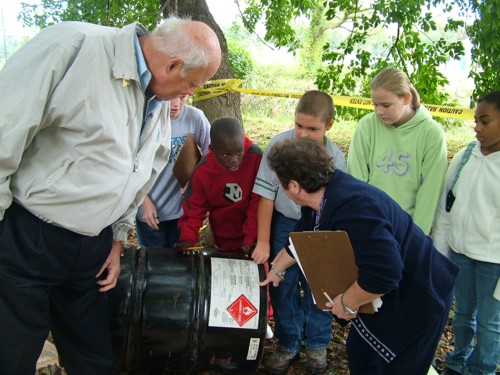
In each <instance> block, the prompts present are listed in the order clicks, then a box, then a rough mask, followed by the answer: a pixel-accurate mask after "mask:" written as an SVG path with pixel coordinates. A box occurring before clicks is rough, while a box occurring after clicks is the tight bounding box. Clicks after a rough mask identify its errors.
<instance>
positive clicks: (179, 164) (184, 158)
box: [172, 133, 201, 186]
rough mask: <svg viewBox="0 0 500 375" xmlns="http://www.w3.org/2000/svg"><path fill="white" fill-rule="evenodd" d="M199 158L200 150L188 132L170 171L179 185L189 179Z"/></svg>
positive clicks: (184, 183) (182, 184)
mask: <svg viewBox="0 0 500 375" xmlns="http://www.w3.org/2000/svg"><path fill="white" fill-rule="evenodd" d="M200 159H201V152H200V150H199V149H198V146H197V145H196V142H195V141H194V137H193V134H191V133H188V135H187V138H186V141H185V142H184V144H183V145H182V148H181V151H180V152H179V156H178V157H177V160H176V161H175V164H174V166H173V168H172V172H173V174H174V176H175V178H177V181H179V184H180V185H181V186H185V185H186V183H187V182H188V181H189V177H190V176H191V172H192V171H193V168H194V167H195V166H196V164H197V163H198V162H199V161H200Z"/></svg>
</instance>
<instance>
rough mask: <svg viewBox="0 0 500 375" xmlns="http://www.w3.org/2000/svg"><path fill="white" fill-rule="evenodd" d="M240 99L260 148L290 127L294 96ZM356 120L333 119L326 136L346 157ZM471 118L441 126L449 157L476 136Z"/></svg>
mask: <svg viewBox="0 0 500 375" xmlns="http://www.w3.org/2000/svg"><path fill="white" fill-rule="evenodd" d="M248 96H251V95H246V97H245V96H244V97H243V98H242V115H243V124H244V126H245V131H246V134H247V135H248V137H249V138H250V139H251V140H252V141H253V142H254V143H256V144H258V145H259V146H260V147H261V148H262V150H264V149H265V148H266V147H267V145H268V144H269V142H270V141H271V139H272V138H273V137H274V136H275V135H276V134H278V133H281V132H282V131H284V130H288V129H291V128H293V118H294V109H295V105H296V104H297V100H296V99H283V98H272V97H252V98H248ZM356 124H357V122H356V121H352V120H350V121H345V120H342V119H336V120H335V123H334V125H333V127H332V129H330V131H328V133H327V136H328V137H329V138H330V139H331V140H332V141H333V142H334V143H335V144H336V145H337V146H338V147H339V148H340V149H341V150H342V151H343V153H344V155H345V156H347V152H348V149H349V143H350V142H351V138H352V134H353V133H354V130H355V128H356ZM473 127H474V123H473V121H466V122H464V123H463V124H461V125H460V126H458V127H457V126H446V124H445V125H444V126H443V128H444V129H445V132H446V141H447V146H448V157H449V158H450V159H451V158H452V157H453V155H455V154H456V153H457V152H458V151H459V150H460V149H461V148H463V147H465V146H466V145H467V144H468V143H469V142H471V141H473V140H474V139H475V133H474V130H473Z"/></svg>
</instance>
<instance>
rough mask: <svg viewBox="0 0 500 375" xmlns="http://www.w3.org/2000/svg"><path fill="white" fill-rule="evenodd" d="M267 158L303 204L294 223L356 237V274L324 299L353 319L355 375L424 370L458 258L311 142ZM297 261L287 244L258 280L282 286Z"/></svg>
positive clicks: (350, 348) (283, 147)
mask: <svg viewBox="0 0 500 375" xmlns="http://www.w3.org/2000/svg"><path fill="white" fill-rule="evenodd" d="M268 160H269V164H270V166H271V168H272V169H274V170H275V171H276V174H277V176H278V178H279V180H280V184H281V185H282V187H283V189H284V191H285V192H286V194H287V195H288V196H289V197H290V198H291V199H293V200H294V201H295V202H296V203H298V204H300V205H301V206H303V208H302V218H301V220H300V222H299V224H298V227H297V229H296V230H297V231H310V230H342V231H346V232H347V233H348V235H349V238H350V240H351V243H352V246H353V249H354V255H355V261H356V265H357V267H358V278H357V280H356V281H355V282H354V283H353V284H352V285H351V286H350V287H349V288H348V289H347V290H346V291H345V292H344V293H343V294H340V295H338V296H332V297H334V298H333V302H334V303H333V305H332V304H331V303H327V306H328V307H329V308H330V309H331V312H332V314H334V315H335V316H336V317H337V318H340V319H346V320H350V321H351V323H352V327H351V330H350V332H349V336H348V339H347V353H348V357H349V370H350V373H351V375H358V374H359V375H367V374H394V375H396V374H397V375H401V374H405V375H410V374H414V375H424V374H427V372H428V370H429V368H430V366H431V362H432V360H433V358H434V354H435V350H436V348H437V346H438V344H439V340H440V337H441V334H442V331H443V329H444V326H445V324H446V321H447V318H448V313H449V310H450V308H451V302H452V297H453V294H452V290H453V286H454V282H455V278H456V275H457V272H458V268H457V266H456V265H455V264H454V263H452V262H451V261H449V260H448V259H447V258H446V257H444V256H442V255H441V254H440V253H439V252H438V251H437V250H436V249H435V248H434V247H433V245H432V240H431V239H430V238H429V237H428V236H426V235H425V234H424V233H423V232H422V230H420V228H418V226H417V225H415V224H414V223H413V220H412V219H411V217H410V215H408V214H407V213H406V212H405V211H404V210H402V209H401V207H400V206H399V205H398V204H397V203H396V202H395V201H394V200H392V199H391V198H390V197H389V196H388V195H387V194H386V193H384V192H382V191H381V190H379V189H377V188H375V187H373V186H370V185H368V184H366V183H364V182H362V181H359V180H357V179H355V178H354V177H352V176H350V175H348V174H345V173H343V172H342V171H339V170H334V169H333V167H332V163H331V161H330V156H329V155H328V154H327V153H326V152H325V151H324V150H323V149H322V148H321V147H318V146H317V145H315V144H314V142H311V141H309V140H307V139H296V140H291V141H285V142H282V143H280V144H277V145H275V146H274V147H273V149H272V151H271V152H270V153H269V155H268ZM311 251H314V250H313V249H311ZM294 263H295V260H294V259H293V257H292V255H291V253H290V252H289V250H288V248H285V249H283V250H282V251H281V252H280V253H279V254H278V255H277V257H276V258H275V260H274V262H273V265H272V269H271V271H270V272H269V275H268V277H267V280H266V281H264V282H262V283H261V285H267V284H269V283H272V284H273V285H274V286H275V287H279V286H278V285H279V282H280V281H281V276H282V275H283V272H284V271H285V269H286V268H287V267H289V266H290V265H292V264H294ZM379 297H380V298H381V299H382V301H383V305H382V307H381V308H380V309H379V310H378V312H376V313H375V314H370V315H368V314H361V315H359V316H358V314H357V311H358V308H359V306H361V305H364V304H366V303H369V302H371V301H373V300H375V299H376V298H379ZM352 328H354V329H352Z"/></svg>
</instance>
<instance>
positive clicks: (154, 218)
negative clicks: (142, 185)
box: [142, 195, 160, 230]
mask: <svg viewBox="0 0 500 375" xmlns="http://www.w3.org/2000/svg"><path fill="white" fill-rule="evenodd" d="M142 219H143V220H144V221H145V222H146V223H147V224H148V225H149V226H150V227H151V228H152V229H154V230H160V227H159V226H158V224H160V220H159V219H158V213H157V212H156V207H155V205H154V203H153V201H152V200H151V199H150V198H149V197H148V196H147V195H146V197H145V198H144V202H143V203H142Z"/></svg>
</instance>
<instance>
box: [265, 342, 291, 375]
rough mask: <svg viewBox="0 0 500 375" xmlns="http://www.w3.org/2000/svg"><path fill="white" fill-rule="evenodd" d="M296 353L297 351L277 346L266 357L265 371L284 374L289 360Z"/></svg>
mask: <svg viewBox="0 0 500 375" xmlns="http://www.w3.org/2000/svg"><path fill="white" fill-rule="evenodd" d="M296 355H297V353H292V352H291V351H289V350H288V349H285V348H283V347H281V346H278V347H277V348H276V350H275V351H274V352H273V353H271V354H270V355H269V357H267V359H266V363H265V367H266V373H268V374H270V375H282V374H286V372H287V370H288V366H290V362H291V361H292V359H294V358H295V356H296Z"/></svg>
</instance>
